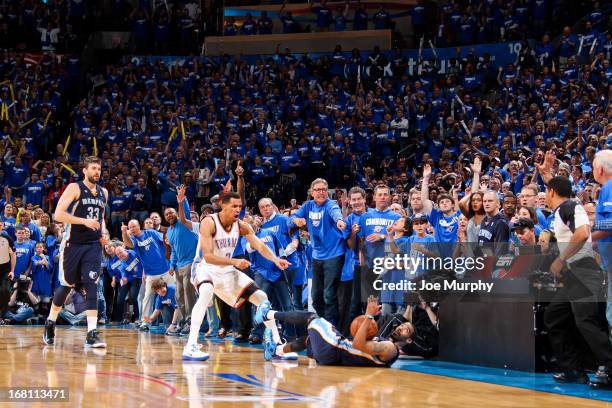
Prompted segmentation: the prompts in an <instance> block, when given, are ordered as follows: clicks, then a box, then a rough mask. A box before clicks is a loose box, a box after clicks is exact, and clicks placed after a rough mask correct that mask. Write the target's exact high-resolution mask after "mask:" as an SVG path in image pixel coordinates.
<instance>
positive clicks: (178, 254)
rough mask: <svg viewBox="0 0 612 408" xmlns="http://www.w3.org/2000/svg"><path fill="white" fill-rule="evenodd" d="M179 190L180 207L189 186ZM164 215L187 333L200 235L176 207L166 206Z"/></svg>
mask: <svg viewBox="0 0 612 408" xmlns="http://www.w3.org/2000/svg"><path fill="white" fill-rule="evenodd" d="M177 192H178V194H177V196H176V200H177V201H178V205H179V208H180V207H183V202H184V201H185V194H186V192H187V187H185V186H184V185H180V186H179V188H178V189H177ZM183 211H184V208H183ZM164 216H165V218H166V222H168V224H169V226H168V230H167V232H166V236H167V237H168V243H169V244H170V247H172V255H171V258H170V266H171V267H172V269H173V270H174V271H175V272H176V302H177V304H178V308H179V310H180V311H181V315H182V319H183V322H182V323H183V326H184V327H182V330H184V331H185V334H187V333H189V327H188V325H189V321H190V319H191V310H192V309H193V305H194V304H195V299H196V295H195V288H194V286H193V285H192V284H191V264H192V263H193V258H194V257H195V254H196V249H197V248H196V247H197V245H198V236H197V235H196V234H194V232H193V231H192V230H191V227H192V225H191V223H190V225H189V226H187V225H185V224H183V223H182V222H181V221H180V218H179V217H178V216H177V213H176V210H175V209H174V208H166V210H165V211H164ZM183 218H184V217H183Z"/></svg>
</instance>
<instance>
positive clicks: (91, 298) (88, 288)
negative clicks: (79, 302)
mask: <svg viewBox="0 0 612 408" xmlns="http://www.w3.org/2000/svg"><path fill="white" fill-rule="evenodd" d="M83 287H84V288H85V306H86V307H87V310H98V284H97V283H95V282H93V281H87V282H85V283H83Z"/></svg>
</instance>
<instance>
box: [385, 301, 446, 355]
mask: <svg viewBox="0 0 612 408" xmlns="http://www.w3.org/2000/svg"><path fill="white" fill-rule="evenodd" d="M418 297H419V302H417V303H412V304H411V305H408V306H407V307H406V310H405V311H404V313H403V314H399V313H396V314H390V315H385V316H382V315H381V316H380V317H379V318H378V320H377V322H376V323H377V324H378V333H377V334H376V337H378V338H380V339H392V340H394V339H397V338H408V340H407V341H406V342H405V344H403V345H402V346H401V347H400V351H401V353H402V354H403V355H409V356H420V357H423V358H433V357H435V356H437V355H438V342H439V332H438V305H437V303H431V302H427V301H425V300H424V299H423V297H422V295H421V294H418ZM398 345H399V344H398Z"/></svg>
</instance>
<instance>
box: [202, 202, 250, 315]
mask: <svg viewBox="0 0 612 408" xmlns="http://www.w3.org/2000/svg"><path fill="white" fill-rule="evenodd" d="M210 217H211V218H212V219H213V221H214V223H215V235H214V236H213V254H214V255H216V256H219V257H223V258H227V259H231V258H232V255H234V250H235V249H236V246H237V245H238V239H239V238H240V228H239V226H238V221H236V222H234V223H232V227H231V229H230V230H229V232H228V231H226V230H225V229H224V228H223V226H222V225H221V222H220V221H219V214H218V213H217V214H213V215H211V216H210ZM203 282H210V283H211V284H212V285H213V290H214V292H215V294H216V295H217V296H219V297H220V298H221V299H222V300H223V301H224V302H225V303H227V304H228V305H230V306H234V307H239V306H240V305H241V304H242V303H243V302H244V301H245V299H244V298H242V297H241V296H242V294H243V292H244V290H245V289H246V288H247V287H248V286H250V285H252V284H254V282H253V280H252V279H251V278H249V277H248V276H247V275H245V274H244V273H243V272H241V271H239V270H238V269H236V268H234V267H233V266H232V265H223V266H221V265H214V264H210V263H206V261H205V260H204V259H203V258H202V260H201V261H200V262H199V263H198V264H197V266H196V267H195V279H194V284H195V286H196V287H198V286H199V284H201V283H203Z"/></svg>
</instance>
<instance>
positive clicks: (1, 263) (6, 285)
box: [0, 220, 17, 324]
mask: <svg viewBox="0 0 612 408" xmlns="http://www.w3.org/2000/svg"><path fill="white" fill-rule="evenodd" d="M16 261H17V258H16V256H15V244H14V243H13V240H12V239H11V238H10V237H9V236H8V235H7V234H6V233H5V232H4V221H2V220H0V324H1V323H4V320H2V316H4V312H6V309H7V306H8V302H9V299H10V297H11V290H12V288H11V281H12V280H13V278H14V276H13V275H14V273H15V263H16Z"/></svg>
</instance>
